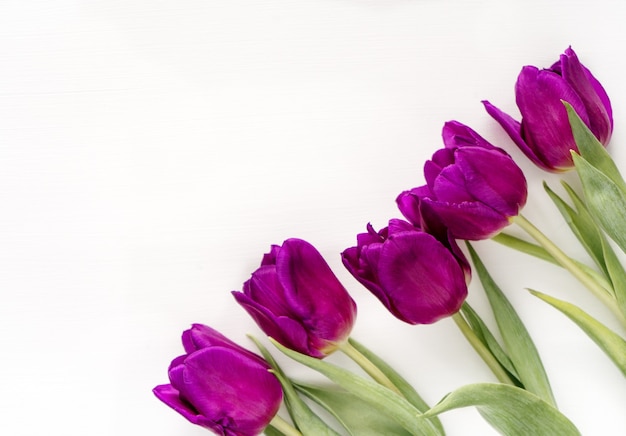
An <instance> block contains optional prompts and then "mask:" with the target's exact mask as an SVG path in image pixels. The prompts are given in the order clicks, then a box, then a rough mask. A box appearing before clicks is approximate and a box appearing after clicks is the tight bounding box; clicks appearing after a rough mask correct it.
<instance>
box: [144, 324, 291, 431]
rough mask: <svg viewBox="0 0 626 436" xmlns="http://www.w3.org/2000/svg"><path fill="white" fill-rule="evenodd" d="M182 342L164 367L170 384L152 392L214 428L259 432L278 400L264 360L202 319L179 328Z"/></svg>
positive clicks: (277, 390)
mask: <svg viewBox="0 0 626 436" xmlns="http://www.w3.org/2000/svg"><path fill="white" fill-rule="evenodd" d="M183 346H184V348H185V352H186V354H184V355H182V356H179V357H177V358H176V359H174V360H173V361H172V363H171V365H170V367H169V370H168V374H169V379H170V384H165V385H160V386H157V387H155V388H154V390H153V392H154V394H155V395H156V396H157V398H159V399H160V400H161V401H163V402H164V403H165V404H167V405H168V406H170V407H171V408H172V409H174V410H176V411H177V412H178V413H180V414H181V415H182V416H184V417H185V418H187V420H189V421H190V422H192V423H193V424H197V425H200V426H202V427H205V428H207V429H209V430H211V431H213V432H214V433H216V434H219V435H227V436H252V435H258V434H260V433H261V432H262V431H263V429H264V428H265V427H267V425H268V424H269V423H270V421H271V420H272V418H274V416H275V415H276V413H277V412H278V408H279V407H280V403H281V401H282V389H281V386H280V383H279V381H278V379H277V378H276V377H275V376H274V375H273V374H271V373H270V372H269V371H268V369H269V366H268V365H267V363H266V362H265V361H264V360H263V359H261V358H260V357H259V356H257V355H256V354H254V353H252V352H250V351H248V350H246V349H244V348H242V347H240V346H239V345H237V344H235V343H234V342H232V341H231V340H229V339H228V338H226V337H224V336H222V335H221V334H220V333H218V332H217V331H215V330H213V329H211V328H210V327H207V326H205V325H202V324H194V325H193V326H192V328H191V329H189V330H186V331H185V332H184V333H183Z"/></svg>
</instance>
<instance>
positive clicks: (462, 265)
mask: <svg viewBox="0 0 626 436" xmlns="http://www.w3.org/2000/svg"><path fill="white" fill-rule="evenodd" d="M450 244H454V245H455V247H456V244H455V243H454V241H451V242H450ZM456 248H457V250H453V249H452V248H451V247H450V246H449V245H448V246H446V244H444V243H442V242H441V241H439V240H437V238H435V237H434V236H433V235H430V234H429V233H426V232H424V231H422V230H420V229H418V228H416V227H414V226H413V225H411V224H410V223H408V222H406V221H402V220H395V219H394V220H390V221H389V226H388V227H385V228H384V229H382V230H381V231H379V232H376V231H375V230H374V228H373V227H372V226H371V225H370V224H368V225H367V233H361V234H359V235H358V236H357V246H356V247H351V248H348V249H346V250H345V251H344V252H343V253H342V255H341V256H342V260H343V264H344V265H345V267H346V268H347V269H348V271H349V272H350V273H351V274H352V275H353V276H354V277H355V278H356V279H357V280H358V281H359V282H360V283H361V284H363V286H365V287H366V288H367V289H369V290H370V291H371V292H372V293H373V294H374V295H375V296H376V297H377V298H378V299H379V300H380V301H381V302H382V303H383V305H384V306H385V307H386V308H387V309H388V310H389V311H390V312H391V313H392V314H393V315H394V316H395V317H397V318H398V319H400V320H402V321H404V322H407V323H409V324H431V323H434V322H435V321H437V320H439V319H441V318H444V317H446V316H450V315H453V314H455V313H456V312H458V310H459V309H460V308H461V305H462V304H463V301H465V297H466V296H467V284H466V278H468V277H469V267H468V266H467V261H466V260H465V258H462V256H463V255H462V254H461V251H460V250H458V247H456ZM454 251H456V253H455V252H454ZM457 256H461V258H459V257H457ZM466 272H467V275H466Z"/></svg>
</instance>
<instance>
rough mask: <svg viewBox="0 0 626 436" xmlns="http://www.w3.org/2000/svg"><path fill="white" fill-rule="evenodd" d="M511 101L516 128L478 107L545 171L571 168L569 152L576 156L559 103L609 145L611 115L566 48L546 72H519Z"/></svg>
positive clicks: (601, 91) (495, 112)
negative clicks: (518, 115)
mask: <svg viewBox="0 0 626 436" xmlns="http://www.w3.org/2000/svg"><path fill="white" fill-rule="evenodd" d="M515 99H516V102H517V106H518V108H519V110H520V113H521V114H522V121H521V123H520V122H518V121H516V120H514V119H513V118H512V117H511V116H509V115H507V114H505V113H504V112H502V111H501V110H500V109H498V108H497V107H495V106H493V105H492V104H491V103H489V102H488V101H483V104H484V105H485V108H486V109H487V112H488V113H489V115H491V116H492V117H493V118H494V119H495V120H496V121H497V122H498V123H500V125H501V126H502V127H503V128H504V130H505V131H506V132H507V133H508V134H509V136H510V137H511V139H512V140H513V141H514V142H515V143H516V144H517V146H518V147H519V148H520V150H522V152H524V154H525V155H526V156H527V157H528V158H529V159H530V160H531V161H533V162H534V163H535V164H536V165H538V166H539V167H541V168H543V169H545V170H548V171H553V172H559V171H564V170H568V169H570V168H572V167H573V166H574V163H573V161H572V156H571V154H570V150H574V151H578V148H577V147H576V143H575V142H574V137H573V135H572V131H571V128H570V125H569V121H568V117H567V112H566V110H565V108H564V107H563V103H562V101H566V102H568V103H570V104H571V105H572V107H573V108H574V110H575V111H576V113H577V114H578V115H579V116H580V117H581V119H582V120H583V121H584V122H585V124H587V126H588V127H589V129H590V130H591V131H592V132H593V133H594V135H595V136H596V138H598V140H599V141H600V142H601V143H602V144H604V145H607V144H608V143H609V140H610V139H611V134H612V132H613V113H612V109H611V102H610V101H609V97H608V96H607V94H606V92H605V91H604V88H603V87H602V85H601V84H600V82H598V80H596V78H595V77H594V76H593V75H592V74H591V72H590V71H589V70H588V69H587V68H586V67H585V66H583V64H581V63H580V61H579V60H578V57H577V56H576V53H574V50H572V49H571V47H570V48H568V49H567V50H565V53H564V54H562V55H561V57H560V59H559V61H557V62H556V63H554V65H552V66H551V67H550V68H548V69H543V70H540V69H538V68H537V67H533V66H525V67H523V68H522V71H521V72H520V74H519V76H518V78H517V83H516V84H515Z"/></svg>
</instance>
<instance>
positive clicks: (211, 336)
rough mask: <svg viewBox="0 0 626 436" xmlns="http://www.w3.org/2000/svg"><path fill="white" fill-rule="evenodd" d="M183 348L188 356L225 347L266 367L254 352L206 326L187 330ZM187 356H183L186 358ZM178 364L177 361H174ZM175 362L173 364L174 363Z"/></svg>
mask: <svg viewBox="0 0 626 436" xmlns="http://www.w3.org/2000/svg"><path fill="white" fill-rule="evenodd" d="M182 342H183V347H184V348H185V352H186V353H188V354H191V353H193V352H194V351H198V350H201V349H202V348H208V347H225V348H230V349H232V350H235V351H237V352H239V353H242V354H245V355H246V356H248V357H249V358H250V359H253V360H257V361H258V362H259V364H261V365H266V363H265V361H264V360H263V359H261V357H259V356H258V355H256V354H254V353H253V352H252V351H249V350H246V349H245V348H243V347H241V346H240V345H238V344H236V343H235V342H233V341H231V340H230V339H228V338H227V337H226V336H224V335H222V334H221V333H220V332H218V331H217V330H214V329H212V328H211V327H209V326H206V325H204V324H192V325H191V328H190V329H189V330H185V331H184V332H183V335H182ZM184 357H185V356H181V358H184ZM174 362H176V360H174ZM174 362H173V363H174Z"/></svg>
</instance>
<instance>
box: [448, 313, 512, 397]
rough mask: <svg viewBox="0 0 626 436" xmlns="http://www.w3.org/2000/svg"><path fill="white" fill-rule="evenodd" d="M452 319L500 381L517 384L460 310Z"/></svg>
mask: <svg viewBox="0 0 626 436" xmlns="http://www.w3.org/2000/svg"><path fill="white" fill-rule="evenodd" d="M452 319H453V320H454V322H455V323H456V325H457V327H458V328H459V330H461V333H463V336H465V338H466V339H467V340H468V342H469V343H470V345H471V346H472V347H474V350H476V352H477V353H478V355H479V356H480V357H481V358H482V359H483V361H484V362H485V363H486V364H487V366H488V367H489V368H490V369H491V371H492V372H493V374H494V375H495V376H496V378H497V379H498V380H499V381H500V383H505V384H508V385H513V386H515V383H514V382H513V380H511V377H509V375H508V374H507V372H506V371H505V370H504V368H502V365H500V362H498V360H497V359H496V358H495V357H494V356H493V354H492V353H491V351H489V349H488V348H487V347H486V346H485V344H484V343H483V342H482V341H481V340H480V338H479V337H478V336H476V333H475V332H474V330H472V327H470V325H469V324H468V323H467V321H466V320H465V318H463V315H461V313H460V312H457V313H455V314H454V315H452Z"/></svg>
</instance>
